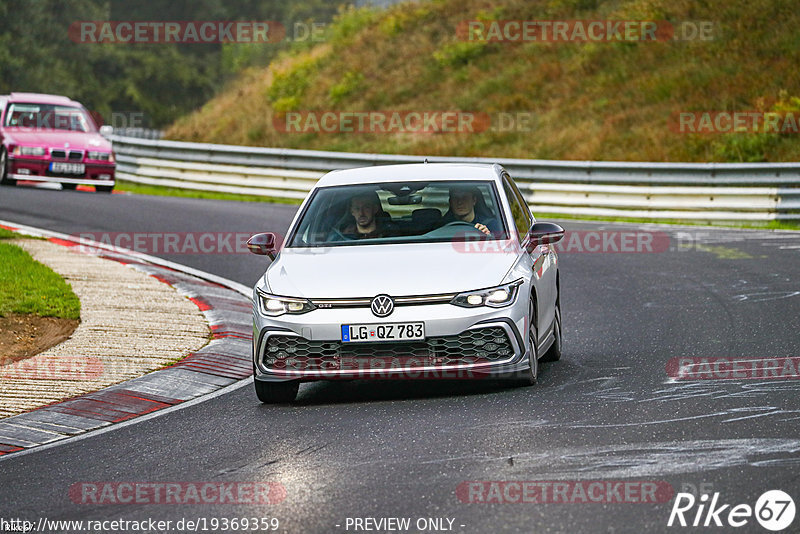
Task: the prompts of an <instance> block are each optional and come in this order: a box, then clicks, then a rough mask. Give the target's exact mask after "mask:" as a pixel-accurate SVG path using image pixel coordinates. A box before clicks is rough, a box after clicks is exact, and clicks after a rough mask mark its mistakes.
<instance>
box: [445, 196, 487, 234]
mask: <svg viewBox="0 0 800 534" xmlns="http://www.w3.org/2000/svg"><path fill="white" fill-rule="evenodd" d="M479 200H480V201H481V202H479ZM482 200H483V198H482V196H481V192H480V191H479V190H478V189H477V188H474V187H451V188H450V210H448V212H447V213H446V214H445V215H444V218H443V219H442V224H443V225H444V224H449V223H452V222H457V221H462V222H465V223H470V224H472V225H473V226H474V227H475V228H476V229H478V230H480V231H481V232H483V233H484V234H486V235H491V234H492V231H495V228H496V226H497V222H496V221H495V219H494V218H493V217H492V216H491V215H490V214H489V213H488V211H489V210H488V209H487V208H486V207H485V205H484V204H483V202H482ZM479 208H480V211H478V209H479Z"/></svg>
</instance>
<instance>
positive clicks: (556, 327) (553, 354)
mask: <svg viewBox="0 0 800 534" xmlns="http://www.w3.org/2000/svg"><path fill="white" fill-rule="evenodd" d="M555 315H556V318H555V321H553V336H554V337H555V339H554V340H553V344H552V345H550V348H549V349H547V352H545V353H544V355H543V356H542V361H543V362H557V361H558V360H560V359H561V303H560V302H559V300H556V313H555Z"/></svg>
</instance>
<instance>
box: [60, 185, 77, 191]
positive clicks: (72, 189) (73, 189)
mask: <svg viewBox="0 0 800 534" xmlns="http://www.w3.org/2000/svg"><path fill="white" fill-rule="evenodd" d="M76 187H78V184H61V189H63V190H64V191H75V188H76Z"/></svg>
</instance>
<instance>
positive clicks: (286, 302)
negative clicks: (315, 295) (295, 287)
mask: <svg viewBox="0 0 800 534" xmlns="http://www.w3.org/2000/svg"><path fill="white" fill-rule="evenodd" d="M258 300H259V303H258V304H259V308H260V309H261V313H263V314H264V315H268V316H270V317H277V316H278V315H283V314H285V313H291V314H295V315H299V314H301V313H308V312H310V311H311V310H313V309H314V305H313V304H312V303H311V301H310V300H308V299H296V298H290V297H278V296H276V295H270V294H269V293H264V292H263V291H261V290H258Z"/></svg>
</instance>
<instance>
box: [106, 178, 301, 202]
mask: <svg viewBox="0 0 800 534" xmlns="http://www.w3.org/2000/svg"><path fill="white" fill-rule="evenodd" d="M114 189H116V190H117V191H124V192H126V193H133V194H136V195H155V196H162V197H182V198H203V199H210V200H235V201H238V202H269V203H271V204H295V205H299V204H300V200H295V199H291V198H278V197H263V196H260V195H238V194H235V193H218V192H215V191H196V190H192V189H178V188H176V187H164V186H160V185H148V184H139V183H136V182H128V181H125V180H117V183H116V186H115V187H114Z"/></svg>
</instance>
